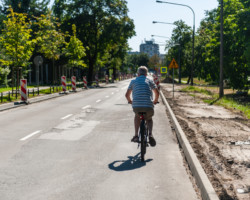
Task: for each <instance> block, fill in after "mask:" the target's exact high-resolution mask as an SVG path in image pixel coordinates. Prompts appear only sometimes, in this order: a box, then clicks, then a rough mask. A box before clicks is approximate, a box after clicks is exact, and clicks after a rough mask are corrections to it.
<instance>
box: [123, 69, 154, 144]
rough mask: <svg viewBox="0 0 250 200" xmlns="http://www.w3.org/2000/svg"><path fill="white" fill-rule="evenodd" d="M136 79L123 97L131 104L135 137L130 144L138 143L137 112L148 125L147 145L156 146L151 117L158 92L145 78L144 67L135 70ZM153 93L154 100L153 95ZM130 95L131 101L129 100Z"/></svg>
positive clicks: (151, 82)
mask: <svg viewBox="0 0 250 200" xmlns="http://www.w3.org/2000/svg"><path fill="white" fill-rule="evenodd" d="M137 73H138V77H137V78H136V79H134V80H132V81H131V82H130V84H129V86H128V89H127V92H126V94H125V97H126V98H127V100H128V103H131V104H132V107H133V111H134V113H135V117H134V127H135V135H134V136H133V138H132V139H131V142H138V141H139V137H138V131H139V126H140V117H139V114H138V113H139V112H145V113H146V114H145V119H146V121H147V124H148V130H149V144H150V145H151V146H155V145H156V141H155V139H154V137H153V133H152V130H153V119H152V117H153V115H154V104H156V103H158V98H159V91H158V89H157V86H156V85H155V83H154V82H153V80H151V79H149V78H147V74H148V69H147V67H145V66H141V67H139V68H138V70H137ZM152 91H153V92H154V100H153V93H152ZM131 94H132V97H133V101H132V100H131Z"/></svg>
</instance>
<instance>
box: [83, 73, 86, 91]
mask: <svg viewBox="0 0 250 200" xmlns="http://www.w3.org/2000/svg"><path fill="white" fill-rule="evenodd" d="M83 87H84V88H85V89H87V79H86V76H84V77H83Z"/></svg>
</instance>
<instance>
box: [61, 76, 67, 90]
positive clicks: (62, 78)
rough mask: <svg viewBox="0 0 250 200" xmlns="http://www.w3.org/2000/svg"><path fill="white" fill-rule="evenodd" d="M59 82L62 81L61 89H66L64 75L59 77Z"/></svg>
mask: <svg viewBox="0 0 250 200" xmlns="http://www.w3.org/2000/svg"><path fill="white" fill-rule="evenodd" d="M61 82H62V88H63V91H64V92H66V90H67V87H66V76H62V77H61Z"/></svg>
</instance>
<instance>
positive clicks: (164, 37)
mask: <svg viewBox="0 0 250 200" xmlns="http://www.w3.org/2000/svg"><path fill="white" fill-rule="evenodd" d="M151 37H161V38H168V39H170V37H165V36H161V35H151Z"/></svg>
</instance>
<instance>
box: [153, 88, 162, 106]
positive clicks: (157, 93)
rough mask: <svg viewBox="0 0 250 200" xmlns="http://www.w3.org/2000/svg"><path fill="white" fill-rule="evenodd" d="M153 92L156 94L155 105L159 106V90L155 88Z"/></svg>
mask: <svg viewBox="0 0 250 200" xmlns="http://www.w3.org/2000/svg"><path fill="white" fill-rule="evenodd" d="M153 91H154V94H155V99H154V101H153V103H154V104H157V103H158V99H159V95H160V94H159V91H158V89H157V88H154V89H153Z"/></svg>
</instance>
